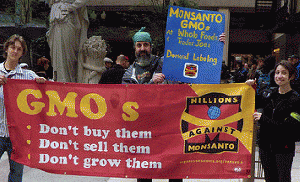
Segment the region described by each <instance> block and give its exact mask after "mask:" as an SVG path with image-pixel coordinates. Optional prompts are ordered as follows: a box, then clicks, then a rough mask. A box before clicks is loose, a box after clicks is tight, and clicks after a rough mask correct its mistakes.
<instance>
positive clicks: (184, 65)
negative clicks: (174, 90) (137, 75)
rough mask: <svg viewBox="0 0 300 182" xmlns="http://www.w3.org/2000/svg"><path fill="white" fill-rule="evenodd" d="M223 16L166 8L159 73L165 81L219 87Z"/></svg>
mask: <svg viewBox="0 0 300 182" xmlns="http://www.w3.org/2000/svg"><path fill="white" fill-rule="evenodd" d="M224 27H225V15H224V14H223V13H220V12H216V11H204V10H196V9H190V8H183V7H178V6H170V7H169V12H168V20H167V27H166V35H165V39H166V40H165V54H164V66H163V70H162V71H163V73H164V74H165V75H166V79H167V80H172V81H181V82H185V83H197V84H219V83H220V77H221V76H220V75H221V67H222V59H223V47H224V43H222V42H220V41H219V35H221V34H222V33H223V32H224Z"/></svg>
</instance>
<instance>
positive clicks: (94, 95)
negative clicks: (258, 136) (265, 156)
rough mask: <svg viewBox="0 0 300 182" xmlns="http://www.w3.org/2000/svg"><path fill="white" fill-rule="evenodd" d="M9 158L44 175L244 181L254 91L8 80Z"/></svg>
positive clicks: (243, 87)
mask: <svg viewBox="0 0 300 182" xmlns="http://www.w3.org/2000/svg"><path fill="white" fill-rule="evenodd" d="M4 95H5V106H6V111H7V118H8V125H9V132H10V136H11V140H12V143H13V146H14V155H13V159H14V160H15V161H17V162H19V163H22V164H24V165H27V166H29V167H33V168H38V169H41V170H44V171H47V172H51V173H59V174H72V175H88V176H103V177H121V178H124V177H127V178H158V179H161V178H199V179H200V178H224V179H225V178H248V177H250V169H251V153H252V137H253V118H252V113H253V112H254V95H255V92H254V89H252V88H251V87H249V86H248V85H246V84H222V85H213V84H212V85H185V84H180V85H94V84H75V83H59V82H47V83H46V84H37V83H35V82H34V81H27V80H9V81H8V83H7V84H6V85H5V86H4Z"/></svg>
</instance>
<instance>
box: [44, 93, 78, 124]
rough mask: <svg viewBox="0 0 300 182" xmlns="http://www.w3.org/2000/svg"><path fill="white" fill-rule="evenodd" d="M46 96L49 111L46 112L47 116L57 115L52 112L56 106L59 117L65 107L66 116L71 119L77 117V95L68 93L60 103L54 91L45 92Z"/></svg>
mask: <svg viewBox="0 0 300 182" xmlns="http://www.w3.org/2000/svg"><path fill="white" fill-rule="evenodd" d="M46 94H47V95H48V97H49V111H48V112H47V115H48V116H56V115H57V114H56V112H55V111H54V107H55V106H56V108H57V110H58V111H59V113H60V115H62V114H63V113H64V110H65V108H66V107H67V114H66V116H68V117H73V118H75V117H78V115H77V114H76V112H75V98H76V97H77V93H75V92H70V93H68V94H67V96H66V98H65V99H64V101H63V102H61V100H60V97H59V95H58V93H57V92H56V91H46Z"/></svg>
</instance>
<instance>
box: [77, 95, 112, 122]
mask: <svg viewBox="0 0 300 182" xmlns="http://www.w3.org/2000/svg"><path fill="white" fill-rule="evenodd" d="M91 99H93V100H94V101H95V102H96V104H97V106H98V113H93V112H92V110H91V102H90V101H91ZM80 110H81V112H82V114H84V115H85V116H86V117H87V118H89V119H100V118H102V117H104V116H105V114H106V112H107V105H106V102H105V99H104V98H103V97H101V96H100V95H98V94H93V93H91V94H87V95H85V96H84V97H83V98H82V99H81V101H80Z"/></svg>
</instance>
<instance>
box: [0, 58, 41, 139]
mask: <svg viewBox="0 0 300 182" xmlns="http://www.w3.org/2000/svg"><path fill="white" fill-rule="evenodd" d="M0 75H5V77H7V78H10V79H23V80H34V79H35V78H38V77H39V76H37V75H36V74H35V72H33V71H31V70H27V69H22V68H21V67H20V65H18V66H17V67H16V69H14V70H11V71H10V72H8V71H6V70H5V68H4V63H0ZM0 137H9V133H8V127H7V120H6V112H5V107H4V95H3V86H2V85H1V86H0Z"/></svg>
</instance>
